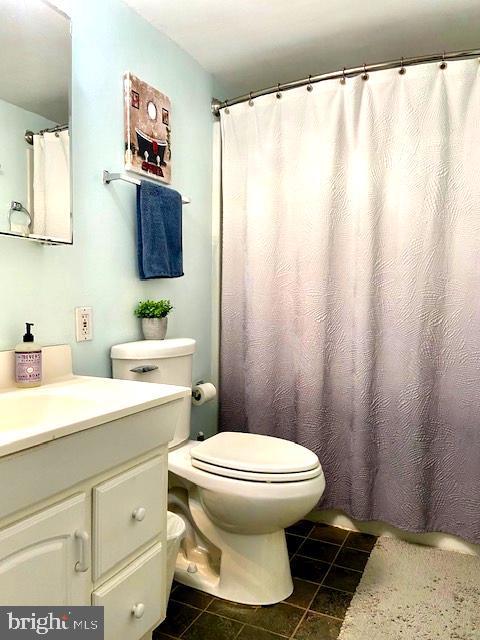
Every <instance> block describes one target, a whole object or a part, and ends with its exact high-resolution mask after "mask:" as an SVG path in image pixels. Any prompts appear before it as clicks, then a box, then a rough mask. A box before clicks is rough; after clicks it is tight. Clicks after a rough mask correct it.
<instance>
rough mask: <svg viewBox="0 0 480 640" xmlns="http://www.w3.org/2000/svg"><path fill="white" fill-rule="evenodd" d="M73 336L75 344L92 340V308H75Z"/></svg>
mask: <svg viewBox="0 0 480 640" xmlns="http://www.w3.org/2000/svg"><path fill="white" fill-rule="evenodd" d="M75 335H76V339H77V342H86V341H87V340H92V338H93V313H92V307H75Z"/></svg>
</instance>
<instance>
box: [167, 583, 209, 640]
mask: <svg viewBox="0 0 480 640" xmlns="http://www.w3.org/2000/svg"><path fill="white" fill-rule="evenodd" d="M189 588H192V587H189ZM214 599H215V598H214V597H212V599H211V600H210V602H209V603H208V604H207V606H206V607H204V608H203V609H200V613H199V614H198V616H196V617H195V618H194V619H193V620H192V621H191V622H190V624H189V625H187V626H186V627H185V629H184V630H183V631H182V633H181V634H180V635H179V636H178V637H179V638H183V634H184V633H186V632H187V631H188V630H189V629H190V627H191V626H192V625H193V624H194V623H195V622H196V621H197V620H198V619H199V618H200V616H201V615H202V613H205V611H206V610H207V607H209V606H210V605H211V603H212V602H213V600H214ZM175 602H179V600H176V601H175ZM180 604H182V605H185V604H188V603H186V602H180ZM190 606H191V607H193V605H190Z"/></svg>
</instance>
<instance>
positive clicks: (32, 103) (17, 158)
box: [0, 0, 72, 244]
mask: <svg viewBox="0 0 480 640" xmlns="http://www.w3.org/2000/svg"><path fill="white" fill-rule="evenodd" d="M0 8H1V10H2V11H1V14H2V20H1V21H0V47H1V51H2V64H1V65H0V140H1V144H0V234H2V235H10V236H12V235H13V236H20V237H24V238H28V239H30V240H37V241H39V242H46V243H49V244H57V243H58V244H71V243H72V214H71V209H72V207H71V170H70V147H71V140H70V131H69V129H70V126H69V124H70V108H69V105H70V86H71V37H70V20H69V18H68V17H67V16H65V15H64V14H63V13H62V12H61V11H60V10H58V9H57V8H56V7H54V6H53V5H52V4H51V3H49V2H47V1H46V0H0Z"/></svg>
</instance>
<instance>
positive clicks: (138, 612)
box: [132, 602, 145, 618]
mask: <svg viewBox="0 0 480 640" xmlns="http://www.w3.org/2000/svg"><path fill="white" fill-rule="evenodd" d="M144 613H145V605H144V604H143V602H139V603H138V604H135V605H134V606H133V607H132V614H133V615H134V616H135V618H141V617H142V616H143V614H144Z"/></svg>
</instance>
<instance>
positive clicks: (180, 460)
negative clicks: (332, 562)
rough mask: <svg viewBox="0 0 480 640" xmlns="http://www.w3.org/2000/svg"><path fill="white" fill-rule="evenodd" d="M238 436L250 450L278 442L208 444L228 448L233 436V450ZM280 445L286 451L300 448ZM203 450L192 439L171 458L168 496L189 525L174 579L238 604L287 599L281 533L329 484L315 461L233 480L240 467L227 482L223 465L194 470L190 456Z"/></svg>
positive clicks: (224, 438)
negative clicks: (310, 466) (306, 469)
mask: <svg viewBox="0 0 480 640" xmlns="http://www.w3.org/2000/svg"><path fill="white" fill-rule="evenodd" d="M238 436H243V437H244V438H245V442H247V441H248V440H249V439H250V438H251V439H252V446H253V447H255V446H258V442H259V440H258V439H259V438H262V439H263V442H262V444H263V445H264V446H267V445H268V444H270V441H278V440H279V439H278V438H270V437H268V436H256V435H254V434H237V433H228V432H224V433H221V434H218V435H217V436H213V438H210V439H209V440H207V441H206V442H205V444H207V443H211V442H212V441H214V440H215V439H216V438H218V439H219V445H220V446H221V447H223V446H227V445H228V444H229V442H230V439H231V438H233V441H234V442H233V443H230V444H232V445H233V444H235V441H236V440H237V437H238ZM280 442H282V443H285V445H286V447H285V450H287V449H288V448H289V446H293V447H298V445H294V444H293V443H291V442H287V441H280ZM201 446H202V445H199V444H198V442H192V441H189V442H187V443H186V444H184V445H181V446H180V447H178V448H176V449H175V450H174V451H171V452H170V453H169V459H168V468H169V471H170V474H169V497H170V500H173V502H174V503H175V505H176V509H177V513H178V512H179V511H180V512H181V513H182V516H183V517H184V518H185V519H186V520H187V521H188V523H189V526H187V536H186V539H185V542H186V544H185V545H183V547H182V548H181V550H180V553H179V555H178V557H177V568H176V571H175V578H176V579H177V580H178V581H179V582H181V583H183V584H186V585H189V586H191V587H195V588H196V589H201V590H202V591H206V592H207V593H211V594H212V595H215V596H217V597H219V598H225V599H226V600H232V601H234V602H241V603H244V604H264V605H265V604H274V603H275V602H280V601H281V600H284V599H285V598H287V597H288V596H289V595H290V594H291V593H292V591H293V584H292V578H291V573H290V565H289V559H288V552H287V547H286V542H285V532H284V529H285V527H288V526H289V525H291V524H293V523H294V522H297V520H299V519H300V518H302V517H303V516H305V515H306V514H307V513H308V512H309V511H310V510H311V509H312V508H313V507H314V506H315V504H316V503H317V502H318V500H319V498H320V496H321V495H322V493H323V491H324V489H325V479H324V476H323V472H322V470H321V467H320V466H319V465H318V461H317V467H316V468H315V470H309V472H302V471H298V472H292V471H290V472H288V473H282V472H281V471H279V472H275V471H274V465H271V467H272V468H271V469H270V471H269V472H254V471H250V472H248V474H249V478H248V479H244V478H241V477H240V478H239V477H235V476H238V475H239V473H238V471H239V470H238V469H232V470H231V471H232V475H234V477H229V476H228V475H227V474H228V471H229V470H228V469H227V468H226V467H224V466H222V467H220V469H219V471H220V473H217V472H216V471H206V470H205V469H202V468H198V467H197V466H194V465H195V459H194V458H192V452H193V453H195V450H196V449H199V448H201ZM299 449H303V447H299ZM232 451H235V450H234V449H233V450H232ZM305 451H308V450H306V449H305ZM308 453H309V454H311V452H309V451H308ZM311 455H313V454H311ZM294 473H297V474H298V475H299V478H298V479H294V478H293V477H292V476H293V474H294ZM314 473H315V475H314ZM255 474H256V475H257V477H256V478H255V479H254V476H255ZM263 475H267V476H268V477H269V480H268V481H267V480H265V478H264V477H263ZM273 475H276V476H277V477H276V478H275V479H274V480H272V479H271V476H273ZM302 475H303V476H308V477H306V478H302ZM169 504H171V503H169ZM189 537H190V539H189V540H188V538H189Z"/></svg>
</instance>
